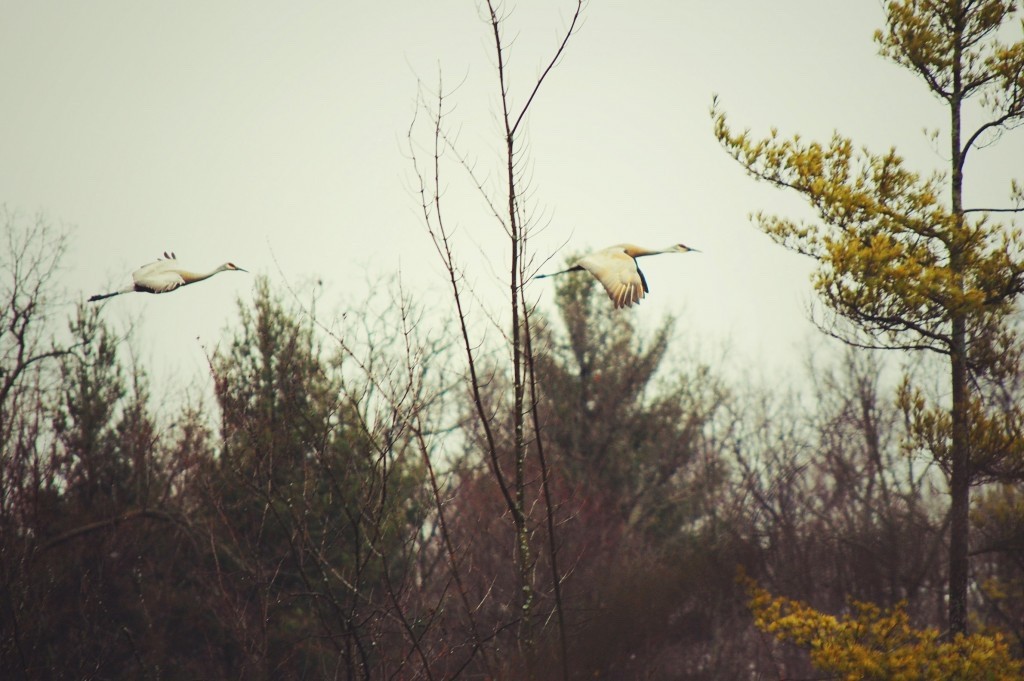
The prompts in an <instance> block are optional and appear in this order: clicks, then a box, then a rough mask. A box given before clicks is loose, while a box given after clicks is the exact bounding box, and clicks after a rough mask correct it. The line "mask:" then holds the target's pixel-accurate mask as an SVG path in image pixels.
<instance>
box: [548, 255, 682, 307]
mask: <svg viewBox="0 0 1024 681" xmlns="http://www.w3.org/2000/svg"><path fill="white" fill-rule="evenodd" d="M690 251H693V252H695V253H700V251H698V250H697V249H696V248H690V247H689V246H686V245H685V244H672V245H671V246H669V247H667V248H662V249H658V250H651V249H649V248H641V247H640V246H634V245H633V244H618V245H616V246H609V247H608V248H602V249H601V250H599V251H594V252H593V253H591V254H589V255H585V256H583V257H582V258H580V259H579V260H578V261H577V262H576V264H575V265H573V266H572V267H570V268H569V269H565V270H562V271H561V272H551V273H550V274H538V275H537V277H536V278H537V279H542V278H544V277H554V276H557V275H559V274H565V273H566V272H578V271H580V270H586V271H587V272H590V274H591V275H593V277H594V278H595V279H597V280H598V281H599V282H601V285H602V286H604V290H605V291H607V292H608V297H609V298H611V299H612V302H613V303H615V309H616V310H617V309H619V308H622V307H630V306H632V305H633V304H634V303H639V302H640V299H641V298H643V297H644V295H645V294H646V293H647V292H648V290H649V289H648V288H647V279H646V278H644V273H643V272H641V271H640V265H639V264H638V263H637V261H636V259H637V258H642V257H644V256H647V255H658V254H660V253H689V252H690Z"/></svg>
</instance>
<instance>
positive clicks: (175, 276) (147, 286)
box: [89, 251, 248, 302]
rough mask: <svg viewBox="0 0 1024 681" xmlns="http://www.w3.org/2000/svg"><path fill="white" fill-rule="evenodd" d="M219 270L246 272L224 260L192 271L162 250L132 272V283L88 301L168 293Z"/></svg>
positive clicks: (208, 276) (207, 277) (201, 279)
mask: <svg viewBox="0 0 1024 681" xmlns="http://www.w3.org/2000/svg"><path fill="white" fill-rule="evenodd" d="M220 272H248V270H245V269H242V268H241V267H239V266H238V265H235V264H234V263H231V262H226V263H224V264H223V265H221V266H220V267H217V268H216V269H214V270H211V271H209V272H205V273H204V272H192V271H191V270H186V269H184V268H183V267H181V266H180V265H179V264H178V257H177V256H176V255H174V253H173V252H171V253H169V252H167V251H164V257H163V258H159V259H157V260H156V262H151V263H149V264H148V265H143V266H142V267H140V268H139V269H137V270H135V271H134V272H132V284H131V285H130V286H126V287H125V288H122V289H118V290H117V291H114V292H113V293H97V294H96V295H94V296H91V297H90V298H89V302H94V301H97V300H103V299H104V298H112V297H113V296H119V295H121V294H122V293H134V292H138V293H168V292H170V291H173V290H175V289H177V288H181V287H182V286H186V285H188V284H194V283H196V282H197V281H203V280H204V279H209V278H210V277H212V276H213V275H215V274H218V273H220Z"/></svg>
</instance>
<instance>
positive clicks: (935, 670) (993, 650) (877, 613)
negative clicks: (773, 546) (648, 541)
mask: <svg viewBox="0 0 1024 681" xmlns="http://www.w3.org/2000/svg"><path fill="white" fill-rule="evenodd" d="M748 589H749V593H750V602H749V605H750V609H751V611H752V612H753V614H754V623H755V625H756V626H757V627H758V628H759V629H761V630H762V631H764V632H767V633H770V634H773V635H774V636H775V637H776V638H777V639H779V640H780V641H788V642H790V643H794V644H796V645H797V646H799V647H801V648H805V649H807V650H808V651H809V653H810V656H811V662H812V663H813V664H814V666H815V667H817V668H818V669H820V670H822V671H823V672H827V673H829V674H833V675H835V677H836V678H840V679H845V680H846V681H860V680H862V679H863V680H870V679H878V680H879V681H881V680H883V679H884V680H885V681H975V680H977V681H1019V680H1020V679H1024V665H1022V663H1021V661H1020V660H1016V659H1014V658H1013V657H1012V656H1011V655H1010V650H1009V647H1008V646H1007V644H1006V642H1005V641H1004V640H1003V638H1002V637H1001V636H1000V635H999V634H992V635H984V634H971V635H962V634H958V635H956V636H954V637H953V638H952V639H949V640H945V639H942V638H940V635H939V632H938V630H936V629H932V628H926V629H915V628H914V627H912V626H911V625H910V618H909V617H908V616H907V613H906V610H905V609H904V606H903V605H902V604H901V605H897V606H896V607H894V608H891V609H882V608H879V607H878V606H876V605H872V604H870V603H858V602H854V603H852V604H851V605H852V611H851V613H850V614H848V615H845V616H842V617H835V616H832V615H828V614H825V613H822V612H819V611H817V610H815V609H814V608H812V607H810V606H809V605H807V604H806V603H802V602H800V601H795V600H792V599H789V598H784V597H780V596H772V595H771V594H770V593H768V592H767V591H765V590H764V589H761V588H758V587H756V586H754V585H750V586H749V587H748Z"/></svg>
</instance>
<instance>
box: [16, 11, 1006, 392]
mask: <svg viewBox="0 0 1024 681" xmlns="http://www.w3.org/2000/svg"><path fill="white" fill-rule="evenodd" d="M573 7H574V4H573V3H572V2H571V1H569V0H521V1H520V2H508V3H507V4H506V9H507V10H508V12H509V16H508V19H507V21H506V24H505V34H506V37H507V38H509V39H511V38H514V41H512V40H510V41H509V42H510V45H509V49H510V50H511V88H512V93H513V99H514V101H515V102H517V103H519V104H521V103H522V102H523V101H524V97H525V95H526V93H527V92H528V90H529V88H530V87H532V83H533V80H534V79H535V78H536V76H537V75H538V74H539V73H540V71H541V69H542V68H543V66H544V65H545V64H546V63H547V61H548V59H550V57H551V55H552V54H553V51H554V49H555V48H556V46H557V44H558V42H559V40H560V38H561V35H562V33H563V32H564V30H565V28H566V25H567V22H568V20H569V17H570V16H571V13H572V10H573ZM882 24H883V11H882V5H881V3H879V2H871V1H862V2H856V3H853V2H846V1H843V2H840V1H839V0H831V1H825V0H777V1H774V2H755V1H748V2H719V1H717V0H646V1H637V0H617V1H613V2H600V1H598V0H593V1H592V2H590V3H589V4H588V5H587V6H586V8H585V10H584V18H583V21H582V24H581V26H580V28H579V31H578V33H577V34H576V35H575V36H574V37H573V38H572V39H571V41H570V43H569V45H568V48H567V51H566V54H565V57H564V59H563V60H562V61H561V63H559V65H558V66H557V68H556V69H555V70H554V71H553V72H552V74H551V76H550V77H549V80H548V81H547V82H546V83H545V86H544V88H543V89H542V91H541V93H540V95H539V98H538V99H537V100H536V101H535V102H534V106H533V109H532V113H531V115H530V117H529V120H528V124H527V128H526V133H527V138H526V139H527V141H528V145H529V169H530V191H531V194H530V196H531V201H530V205H531V206H532V207H533V209H534V211H535V215H536V218H537V220H538V222H539V223H540V224H545V225H547V227H546V229H545V230H544V231H543V232H542V233H540V234H539V235H538V236H537V237H536V238H535V240H534V241H533V246H534V247H535V249H536V250H537V252H538V253H539V254H540V256H541V257H546V256H550V255H552V254H554V255H553V257H554V260H553V261H552V263H551V264H550V265H549V267H548V269H550V268H551V267H552V266H560V265H561V260H562V254H561V252H559V250H558V249H560V248H562V245H563V244H565V243H567V246H566V247H565V249H566V250H576V249H580V248H583V247H595V248H596V247H602V246H606V245H610V244H613V243H618V242H622V241H629V242H634V243H638V244H641V245H648V246H664V245H667V244H670V243H676V242H683V243H686V244H689V245H691V246H694V247H696V248H699V249H701V250H702V251H703V253H701V254H691V255H684V256H663V257H659V258H653V259H649V260H647V261H645V262H644V271H645V272H646V274H647V279H648V281H649V283H650V286H651V294H650V297H649V298H648V299H647V300H646V301H645V302H644V303H643V304H642V305H641V306H640V307H639V308H635V310H636V311H634V312H632V313H631V314H634V315H636V317H637V318H638V319H640V320H641V323H642V324H648V325H653V324H654V323H655V322H656V321H657V320H658V319H659V318H660V316H661V315H663V314H664V313H666V312H669V313H673V314H676V315H678V316H679V317H680V318H681V323H680V325H679V328H680V331H681V333H682V334H685V335H686V336H687V337H688V339H689V341H688V342H696V343H697V344H699V345H700V346H703V347H704V348H706V349H707V354H709V355H714V354H715V348H718V347H722V346H723V345H724V344H726V343H729V344H731V346H732V347H733V348H734V352H735V355H736V358H737V359H736V361H737V363H738V364H743V363H746V364H748V365H750V366H764V367H784V368H785V367H798V366H799V365H800V362H801V356H800V355H801V353H802V350H803V345H804V342H805V341H806V340H807V339H808V338H813V337H815V334H816V332H815V331H814V329H813V327H812V326H811V325H810V323H809V322H808V321H807V316H806V306H807V304H808V302H809V301H810V300H811V298H812V294H811V291H810V286H809V283H808V272H809V270H810V264H809V263H807V262H805V261H804V260H802V259H801V258H799V257H797V256H795V255H792V254H790V253H787V252H786V251H784V250H783V249H782V248H781V247H779V246H776V245H774V244H773V243H772V242H770V241H769V240H768V238H767V237H765V236H764V235H762V234H761V233H760V232H758V231H757V230H756V229H755V228H754V227H753V226H752V224H751V223H750V220H749V219H748V214H749V213H751V212H752V211H757V210H761V209H767V210H771V211H776V212H785V213H789V214H801V215H806V214H808V212H807V208H806V207H805V206H804V205H803V204H802V202H801V201H800V199H799V198H798V197H796V196H795V195H794V196H790V195H786V194H784V193H782V192H779V191H777V190H773V189H771V188H769V187H766V186H763V185H760V184H757V183H755V182H754V181H753V180H751V179H749V178H748V177H746V176H745V174H744V173H743V171H742V169H741V168H740V167H739V166H738V165H737V164H736V163H735V162H734V161H732V160H731V159H730V158H729V157H728V156H727V155H726V154H725V152H724V151H722V149H721V148H720V146H719V145H718V143H717V142H716V141H715V139H714V137H713V135H712V126H711V120H710V117H709V114H708V109H709V106H710V104H711V99H712V96H713V95H714V94H716V93H717V94H718V95H719V97H720V101H721V105H722V108H723V109H724V110H726V111H727V112H728V113H729V115H730V118H731V120H732V121H733V124H734V125H735V126H737V127H741V128H742V127H751V128H753V129H754V130H755V131H766V130H767V129H768V127H769V126H777V127H778V128H779V129H780V131H781V132H782V133H783V134H787V135H788V134H791V133H795V132H799V133H801V135H802V136H804V137H805V138H815V139H822V140H825V139H827V138H828V137H829V136H830V135H831V134H832V131H833V130H836V129H838V130H839V131H840V132H842V133H843V134H845V135H848V136H850V137H852V138H853V139H854V140H855V141H856V142H857V143H858V144H863V145H867V146H869V147H871V148H872V149H875V150H882V149H885V148H888V147H889V146H891V145H895V146H896V147H897V149H898V150H899V151H900V152H901V153H903V155H904V156H905V157H907V158H908V160H909V161H910V164H911V166H912V167H915V168H918V169H921V170H925V171H930V170H931V169H933V168H935V167H941V166H942V165H943V157H944V156H945V149H944V147H943V148H942V149H939V150H935V149H933V148H932V147H931V146H930V144H929V142H928V141H927V140H926V138H925V136H924V135H923V134H922V129H923V128H926V127H927V128H935V127H938V128H940V129H941V128H943V126H944V122H945V120H946V111H945V109H944V108H943V107H942V106H941V105H940V104H939V103H938V101H937V100H935V99H933V98H932V97H931V96H930V95H929V94H928V92H927V90H926V89H925V87H924V85H923V84H922V83H921V82H920V81H918V80H917V79H915V78H914V77H913V76H912V75H911V74H910V73H908V72H906V71H905V70H903V69H900V68H899V67H897V66H895V65H893V64H891V63H890V62H887V61H885V60H883V59H882V58H881V57H879V56H878V55H877V49H876V46H875V44H874V42H873V40H872V34H873V32H874V30H875V29H876V28H879V27H881V26H882ZM439 71H440V73H441V74H442V75H443V78H444V81H445V83H446V85H447V86H449V87H453V88H454V87H455V86H456V85H458V86H459V87H458V88H457V89H456V90H455V92H454V93H453V94H452V95H451V96H450V98H449V100H448V102H449V103H450V105H451V107H450V108H451V111H450V114H449V118H448V120H449V122H450V123H451V124H452V126H453V127H455V128H458V129H459V130H460V137H459V140H460V145H461V146H462V148H463V151H464V153H465V154H466V155H467V156H468V157H470V158H472V159H474V160H475V162H476V163H477V164H478V165H477V167H478V169H480V171H481V173H482V174H489V175H491V176H497V175H499V174H500V172H501V165H500V164H501V159H500V158H499V154H500V147H501V139H500V136H499V134H500V133H499V122H498V118H497V112H498V111H499V104H498V100H497V98H496V94H497V84H496V76H495V71H494V57H493V45H492V42H491V35H490V32H489V27H488V26H487V25H486V24H485V23H484V22H483V20H482V18H481V10H480V7H479V4H478V3H477V2H474V0H460V1H456V0H416V1H410V0H401V1H397V2H386V3H385V2H380V3H377V2H352V1H348V2H345V1H341V0H334V1H330V2H289V3H282V2H266V1H262V0H260V1H246V2H240V1H236V2H207V1H203V2H198V1H193V0H175V2H151V1H143V2H140V1H139V0H123V1H117V2H115V1H111V0H98V1H96V2H88V3H85V2H64V1H59V2H58V1H45V0H40V1H35V2H20V1H18V2H15V1H12V0H0V102H2V106H0V111H2V112H3V113H2V114H0V116H2V121H3V125H2V126H0V202H3V203H6V204H7V206H8V208H9V209H12V210H18V211H20V212H22V213H25V214H29V215H31V214H33V213H35V212H37V211H42V212H44V213H45V214H46V215H47V217H48V218H49V219H50V220H51V221H52V222H54V223H56V224H62V225H66V226H68V227H70V228H72V229H73V232H72V247H71V250H70V253H69V257H68V259H67V262H66V266H67V271H66V273H65V277H64V281H65V284H66V286H67V288H68V289H69V291H70V292H71V293H72V295H75V296H80V297H81V298H85V297H87V296H88V295H90V294H92V293H97V292H101V291H105V290H109V287H111V286H119V285H121V284H122V281H126V280H127V274H128V272H130V271H131V270H132V269H134V268H135V267H137V266H139V265H142V264H144V263H147V262H149V261H151V260H153V259H154V258H155V257H156V256H157V255H158V254H159V253H161V252H162V251H164V250H174V251H176V252H177V254H178V257H179V259H180V260H182V262H183V263H186V264H189V265H191V266H193V268H194V269H199V270H202V269H208V268H212V267H213V266H216V265H218V264H220V263H221V262H224V261H225V260H231V261H233V262H235V263H236V264H238V265H240V266H242V267H246V268H248V269H250V270H251V271H253V272H256V273H263V274H267V275H268V276H270V277H271V278H272V279H274V280H275V281H279V282H283V281H288V282H290V283H291V284H292V285H296V286H298V285H301V284H302V283H303V282H304V281H307V280H309V279H310V278H314V279H315V278H320V279H322V280H323V281H324V283H325V286H326V293H325V296H324V301H325V304H328V305H329V307H331V308H337V309H341V308H343V307H344V306H345V301H358V300H360V299H361V298H362V297H363V296H364V295H365V293H366V290H367V288H368V283H367V282H368V280H370V279H372V278H373V277H376V276H388V275H389V274H390V273H393V272H397V271H398V270H399V268H401V271H402V276H403V280H404V282H405V284H406V286H407V287H409V288H413V289H415V290H417V291H418V292H421V293H422V295H424V296H427V295H429V292H431V291H433V292H434V293H436V294H444V293H445V292H446V290H445V288H444V280H443V277H442V272H441V267H440V264H439V263H438V261H437V258H436V254H435V252H434V250H433V248H432V247H431V246H430V242H429V240H428V238H427V236H426V233H425V231H424V229H423V225H422V222H421V220H420V217H419V212H418V203H417V201H418V199H417V197H416V195H415V193H414V191H413V174H412V166H411V163H410V161H409V159H408V154H407V147H406V131H407V129H408V128H409V125H410V122H411V120H412V117H413V114H414V111H415V100H416V95H417V88H418V85H417V80H418V79H422V80H423V81H424V82H425V83H426V85H427V86H428V87H434V85H435V84H436V80H437V77H438V73H439ZM418 140H419V142H420V143H422V144H429V143H430V139H429V138H428V137H424V136H422V135H420V137H419V138H418ZM942 144H943V145H944V144H945V141H943V142H942ZM1021 158H1024V131H1019V132H1018V133H1017V134H1016V135H1014V134H1012V133H1011V134H1008V135H1007V136H1006V137H1005V138H1004V139H1003V140H1002V142H1001V143H1000V144H999V145H997V146H995V147H993V148H990V149H986V150H983V151H982V152H980V153H977V154H975V156H974V158H973V160H972V164H971V165H970V166H969V167H968V194H969V196H968V199H969V202H971V203H974V204H976V205H977V204H985V205H989V206H991V205H1005V201H1006V197H1007V195H1008V192H1009V180H1010V178H1011V177H1012V176H1013V174H1014V173H1016V174H1017V175H1018V176H1022V175H1024V173H1021V172H1020V166H1021V163H1020V159H1021ZM449 172H450V174H449V181H450V186H451V194H450V198H449V202H448V204H447V206H446V211H447V217H448V220H449V223H450V224H451V225H453V226H454V225H457V226H458V230H459V232H458V242H457V247H458V249H459V253H460V256H461V258H462V260H463V261H465V262H472V261H475V260H479V261H482V262H481V264H479V265H476V264H474V265H473V266H472V267H471V269H470V272H469V277H470V281H472V282H473V283H474V284H475V285H476V286H477V288H478V289H479V291H480V295H481V301H482V304H485V305H494V306H496V307H500V306H501V305H502V304H503V302H504V298H503V295H504V293H505V289H503V288H502V287H501V285H500V284H499V283H498V282H497V281H495V280H494V271H495V270H496V269H498V268H502V269H503V266H502V265H501V263H502V262H503V260H502V259H503V258H507V254H506V249H505V241H504V237H503V234H502V233H501V232H500V230H499V228H498V227H497V226H496V225H495V224H494V223H493V221H488V220H487V217H486V212H485V211H482V209H481V205H480V202H479V201H478V200H477V199H476V197H475V196H473V194H472V192H467V191H463V190H462V189H460V183H464V180H465V178H463V177H460V176H458V174H457V173H456V172H455V171H454V169H453V170H451V171H449ZM252 281H253V280H252V278H251V277H248V276H245V275H237V274H233V273H229V274H222V275H219V276H218V277H217V278H215V279H213V280H211V281H209V282H206V283H204V284H202V285H197V286H194V287H187V288H185V289H182V290H181V291H178V292H175V293H173V294H171V295H167V296H144V295H130V296H122V297H118V298H114V299H112V300H111V301H109V302H107V303H106V305H105V307H104V315H105V316H107V317H109V318H110V319H111V321H112V322H114V323H115V324H123V323H125V322H126V321H127V320H129V319H133V318H134V319H137V320H138V321H139V324H140V330H141V335H140V340H141V341H142V345H143V352H144V354H145V355H148V357H144V359H147V361H158V362H161V363H163V367H162V368H160V369H158V370H157V371H156V373H157V374H159V373H160V371H175V372H179V373H181V374H182V375H186V376H187V375H189V374H191V373H193V372H202V370H203V362H204V360H203V352H202V347H203V346H204V345H205V346H206V347H207V348H212V347H213V346H215V345H216V343H217V341H218V339H220V338H223V337H224V333H223V329H224V326H225V324H226V323H227V321H228V320H229V319H231V318H233V315H234V310H235V300H236V298H237V297H238V296H242V297H247V296H249V295H251V293H250V291H251V287H252ZM530 291H531V294H532V295H536V296H539V297H540V299H541V304H542V305H543V306H549V307H550V305H551V303H552V296H551V294H550V285H549V283H548V282H545V281H543V280H542V281H538V282H535V283H534V284H532V285H531V288H530ZM322 312H323V314H324V316H325V317H328V318H329V317H331V316H333V310H323V311H322ZM197 338H198V339H199V340H198V341H197Z"/></svg>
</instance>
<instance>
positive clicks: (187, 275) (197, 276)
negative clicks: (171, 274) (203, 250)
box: [178, 265, 226, 284]
mask: <svg viewBox="0 0 1024 681" xmlns="http://www.w3.org/2000/svg"><path fill="white" fill-rule="evenodd" d="M225 269H226V268H225V267H224V266H223V265H221V266H220V267H218V268H216V269H213V270H210V271H209V272H205V273H203V272H189V271H188V270H181V271H179V272H178V274H180V275H181V278H182V279H184V280H185V283H186V284H194V283H195V282H197V281H202V280H203V279H209V278H210V277H212V276H213V275H215V274H217V273H218V272H223V271H224V270H225Z"/></svg>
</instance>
